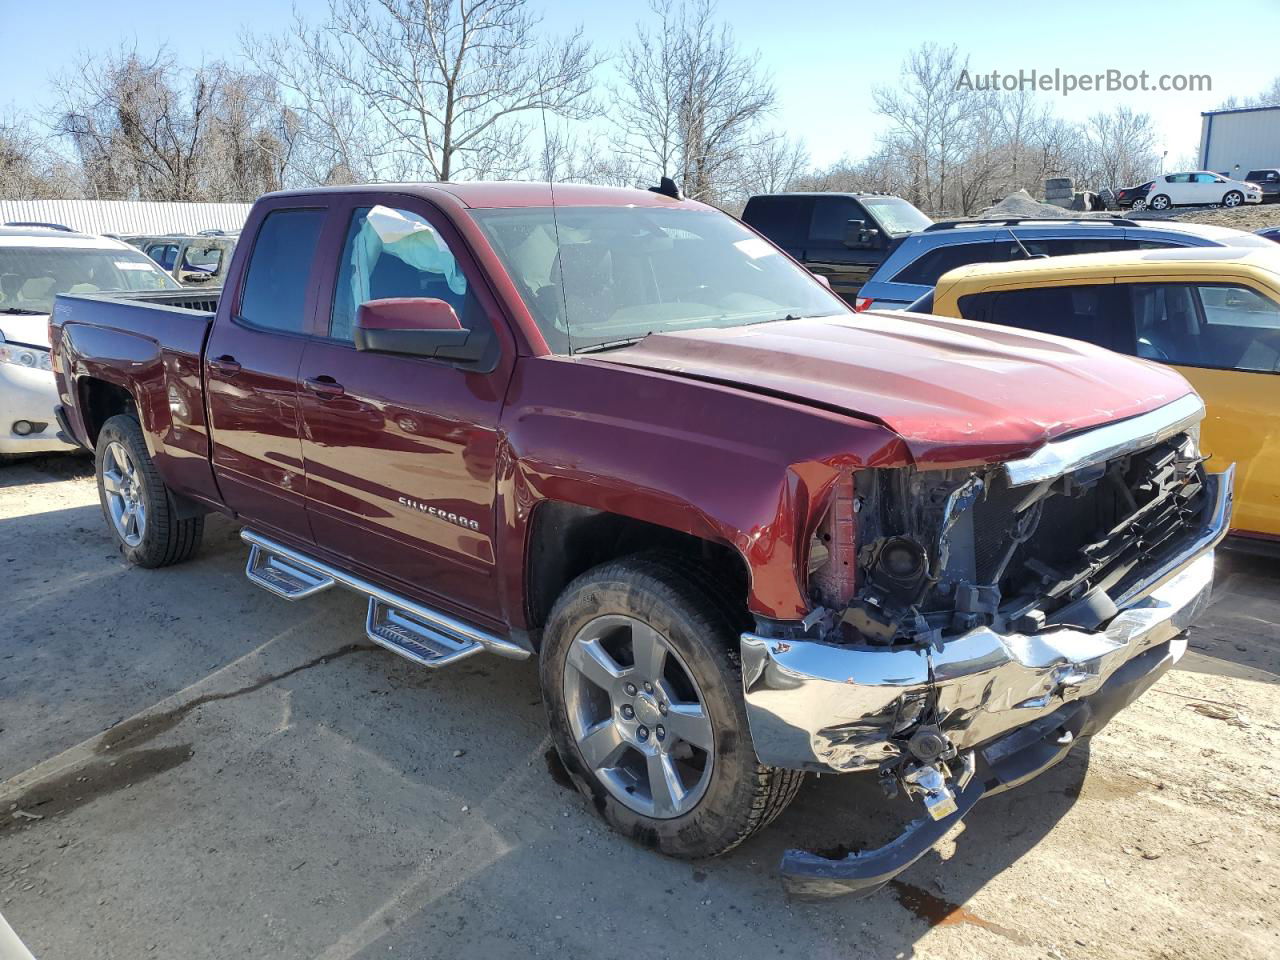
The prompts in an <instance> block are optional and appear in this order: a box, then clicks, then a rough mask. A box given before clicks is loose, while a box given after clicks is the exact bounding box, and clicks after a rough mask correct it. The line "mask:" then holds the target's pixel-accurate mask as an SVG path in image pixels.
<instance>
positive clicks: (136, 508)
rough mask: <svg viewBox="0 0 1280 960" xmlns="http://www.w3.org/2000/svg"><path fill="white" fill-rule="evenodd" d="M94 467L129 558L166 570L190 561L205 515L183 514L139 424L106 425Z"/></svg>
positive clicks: (105, 509) (114, 421)
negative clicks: (154, 459)
mask: <svg viewBox="0 0 1280 960" xmlns="http://www.w3.org/2000/svg"><path fill="white" fill-rule="evenodd" d="M93 465H94V471H93V472H94V476H95V477H96V479H97V481H98V500H99V502H100V503H101V504H102V515H103V516H104V517H105V518H106V521H107V528H108V529H109V530H110V531H111V533H112V535H113V536H114V537H115V540H116V543H117V544H119V546H120V552H121V553H122V554H124V558H125V559H126V560H128V561H129V562H130V563H132V564H136V565H137V566H139V567H167V566H170V565H171V564H175V563H181V562H182V561H183V560H187V559H190V557H191V555H192V554H194V553H195V552H196V549H197V548H198V547H199V546H200V538H201V537H202V536H203V535H204V517H203V516H196V517H180V516H179V515H178V514H179V510H178V505H177V503H176V501H175V499H174V496H173V493H172V492H171V491H170V490H169V488H168V487H166V486H165V484H164V481H163V480H161V479H160V474H159V473H158V472H157V471H156V466H155V463H154V462H153V461H152V459H151V455H150V454H149V453H148V452H147V444H146V441H145V440H144V439H143V436H142V427H141V426H139V425H138V421H137V420H135V419H134V418H133V417H131V416H127V415H119V416H115V417H112V418H111V419H109V420H108V421H107V422H106V423H104V424H103V425H102V429H101V430H100V431H99V432H98V445H97V450H96V452H95V454H94V462H93ZM122 481H123V482H122ZM130 508H132V509H130ZM130 515H131V516H132V517H133V522H132V523H130V522H129V520H128V517H129V516H130Z"/></svg>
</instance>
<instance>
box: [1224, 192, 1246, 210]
mask: <svg viewBox="0 0 1280 960" xmlns="http://www.w3.org/2000/svg"><path fill="white" fill-rule="evenodd" d="M1242 203H1244V194H1243V193H1241V192H1240V191H1239V190H1229V191H1228V192H1227V195H1226V196H1225V197H1223V198H1222V205H1223V206H1224V207H1229V208H1231V209H1233V210H1234V209H1235V208H1236V207H1238V206H1240V204H1242Z"/></svg>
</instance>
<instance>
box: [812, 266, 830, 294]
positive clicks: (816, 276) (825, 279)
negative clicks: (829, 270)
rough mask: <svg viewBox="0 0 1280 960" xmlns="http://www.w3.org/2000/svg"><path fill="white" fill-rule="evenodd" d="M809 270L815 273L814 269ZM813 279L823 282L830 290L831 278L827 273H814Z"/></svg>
mask: <svg viewBox="0 0 1280 960" xmlns="http://www.w3.org/2000/svg"><path fill="white" fill-rule="evenodd" d="M809 272H810V273H813V271H812V270H811V271H809ZM813 279H815V280H817V281H818V282H819V283H820V284H822V285H823V286H824V287H826V288H827V289H828V290H830V289H831V278H830V277H828V276H827V275H826V274H825V273H814V274H813Z"/></svg>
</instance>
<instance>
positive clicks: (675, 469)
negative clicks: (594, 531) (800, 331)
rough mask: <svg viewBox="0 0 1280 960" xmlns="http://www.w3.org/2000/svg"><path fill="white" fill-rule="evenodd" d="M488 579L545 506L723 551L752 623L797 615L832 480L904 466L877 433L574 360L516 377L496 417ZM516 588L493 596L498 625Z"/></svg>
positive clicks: (514, 564) (771, 402) (709, 388)
mask: <svg viewBox="0 0 1280 960" xmlns="http://www.w3.org/2000/svg"><path fill="white" fill-rule="evenodd" d="M502 429H503V436H504V447H505V449H504V452H503V455H502V460H503V462H502V463H500V465H499V491H498V496H499V500H500V504H499V516H500V520H501V523H502V528H501V530H500V533H499V536H500V545H499V549H500V550H501V551H502V554H503V557H504V561H505V562H504V563H503V564H501V565H500V569H504V570H507V571H519V570H522V569H523V564H524V561H525V557H524V549H525V544H526V543H527V540H528V533H529V530H528V528H529V520H530V517H531V514H532V511H533V508H534V507H535V506H536V505H537V504H538V503H539V502H542V501H546V500H551V501H559V502H564V503H570V504H576V505H579V506H583V507H588V508H591V509H596V510H602V511H607V512H610V513H614V514H618V515H621V516H625V517H630V518H633V519H636V520H643V521H645V522H648V523H652V524H656V525H658V526H662V527H666V528H669V529H672V530H677V531H679V532H681V533H686V534H689V535H691V536H695V537H699V538H701V539H704V540H709V541H711V542H716V543H723V544H727V545H730V546H732V547H733V548H734V549H735V550H736V551H737V552H738V553H739V554H740V555H741V556H742V558H743V560H744V561H745V563H746V566H747V570H748V572H749V575H750V581H751V583H750V590H749V594H748V604H749V607H750V609H751V612H752V613H754V614H756V615H757V616H762V617H769V618H773V619H779V620H795V619H800V618H802V617H804V616H805V614H806V613H807V612H808V610H809V602H808V598H807V596H806V589H805V583H804V580H805V578H804V576H803V574H802V571H803V569H804V562H805V552H806V550H807V544H808V540H809V536H810V535H811V533H812V531H813V529H814V527H815V526H816V524H817V523H818V521H819V520H820V519H821V516H822V513H823V511H824V509H825V503H826V499H827V496H828V494H829V493H830V491H831V489H832V487H833V485H834V483H835V480H836V478H837V476H838V475H839V472H840V470H841V468H844V467H853V468H855V469H856V468H858V467H861V466H895V465H904V464H906V463H908V462H909V458H908V454H907V452H906V449H905V446H904V445H903V444H902V442H901V440H900V439H899V438H898V437H897V436H896V435H895V434H893V433H892V432H891V431H889V430H888V429H887V428H885V427H882V426H879V425H876V424H870V423H865V422H862V421H857V420H853V419H851V418H849V417H845V416H841V415H839V414H836V413H832V412H829V411H825V410H816V409H813V408H811V407H806V406H804V405H802V404H798V403H795V402H791V401H785V400H780V399H776V398H772V397H763V396H760V395H757V394H752V393H747V392H745V391H740V390H735V389H733V388H732V387H726V386H720V385H716V384H708V383H703V382H698V381H692V380H686V379H683V378H680V377H675V376H671V375H669V374H663V373H659V372H655V371H650V370H643V369H638V368H630V367H623V366H618V365H614V364H601V363H592V362H591V361H589V360H586V359H583V358H569V357H551V356H547V357H533V358H525V359H522V360H521V361H520V363H519V364H518V365H517V369H516V371H515V375H514V376H513V379H512V385H511V390H510V391H509V393H508V402H507V406H506V408H505V410H504V414H503V423H502ZM521 589H522V587H521V586H517V585H513V584H508V585H506V586H504V593H505V595H506V596H507V610H508V615H509V616H512V617H513V619H514V618H515V616H516V614H517V611H520V610H522V609H523V605H522V604H521V603H519V602H513V601H515V600H517V598H519V597H520V596H521V593H520V591H521Z"/></svg>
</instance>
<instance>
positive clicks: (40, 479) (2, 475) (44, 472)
mask: <svg viewBox="0 0 1280 960" xmlns="http://www.w3.org/2000/svg"><path fill="white" fill-rule="evenodd" d="M92 476H93V458H92V457H91V456H89V454H87V453H83V452H72V453H52V454H34V455H31V456H20V457H16V458H15V459H13V460H11V461H9V462H7V463H5V464H3V465H0V490H3V489H4V488H6V487H17V486H25V485H29V484H35V483H60V482H61V481H63V480H74V479H79V478H82V477H92Z"/></svg>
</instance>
